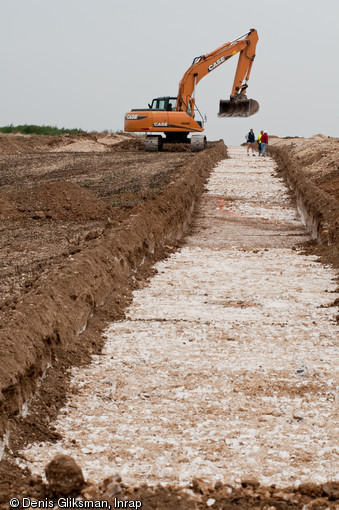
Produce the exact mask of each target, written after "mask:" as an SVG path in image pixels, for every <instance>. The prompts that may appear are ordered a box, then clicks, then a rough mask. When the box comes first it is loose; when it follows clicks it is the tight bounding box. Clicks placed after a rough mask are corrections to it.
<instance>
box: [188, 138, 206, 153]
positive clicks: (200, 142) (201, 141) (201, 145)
mask: <svg viewBox="0 0 339 510" xmlns="http://www.w3.org/2000/svg"><path fill="white" fill-rule="evenodd" d="M205 144H206V136H204V135H192V138H191V152H200V151H203V150H204V149H205Z"/></svg>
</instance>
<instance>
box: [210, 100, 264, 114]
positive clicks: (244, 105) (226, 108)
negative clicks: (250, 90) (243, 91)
mask: <svg viewBox="0 0 339 510" xmlns="http://www.w3.org/2000/svg"><path fill="white" fill-rule="evenodd" d="M258 110H259V103H258V101H255V99H247V98H244V99H229V100H227V99H220V104H219V113H218V117H250V115H254V114H255V113H257V111H258Z"/></svg>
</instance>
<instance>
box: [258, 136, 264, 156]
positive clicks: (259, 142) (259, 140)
mask: <svg viewBox="0 0 339 510" xmlns="http://www.w3.org/2000/svg"><path fill="white" fill-rule="evenodd" d="M263 133H264V132H263V130H261V131H260V133H259V134H258V138H257V142H258V152H259V156H260V154H261V137H262V135H263Z"/></svg>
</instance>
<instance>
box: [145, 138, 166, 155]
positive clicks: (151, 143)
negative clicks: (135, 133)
mask: <svg viewBox="0 0 339 510" xmlns="http://www.w3.org/2000/svg"><path fill="white" fill-rule="evenodd" d="M162 144H163V142H162V137H161V136H154V135H147V136H146V139H145V150H146V151H148V152H158V151H161V150H162Z"/></svg>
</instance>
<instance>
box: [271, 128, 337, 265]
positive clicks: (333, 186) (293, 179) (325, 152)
mask: <svg viewBox="0 0 339 510" xmlns="http://www.w3.org/2000/svg"><path fill="white" fill-rule="evenodd" d="M269 147H270V149H269V151H270V154H271V155H273V156H274V157H275V159H276V161H277V163H278V168H279V171H280V172H281V173H282V174H283V175H284V177H285V179H286V181H287V183H288V185H289V187H290V188H291V190H292V191H293V192H294V194H295V197H296V200H297V206H298V209H299V212H300V214H301V215H302V217H303V218H304V221H305V223H306V225H307V226H308V228H309V229H310V230H311V232H312V234H313V237H314V239H316V240H317V241H318V242H319V243H320V244H321V246H320V248H319V249H318V253H319V254H321V253H323V254H324V255H325V254H327V256H328V257H329V259H330V261H331V262H332V263H334V264H336V265H339V178H338V171H339V139H338V138H330V137H326V136H323V135H315V136H313V137H311V138H308V139H305V138H287V139H279V138H275V137H274V138H272V139H271V141H270V146H269Z"/></svg>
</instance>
